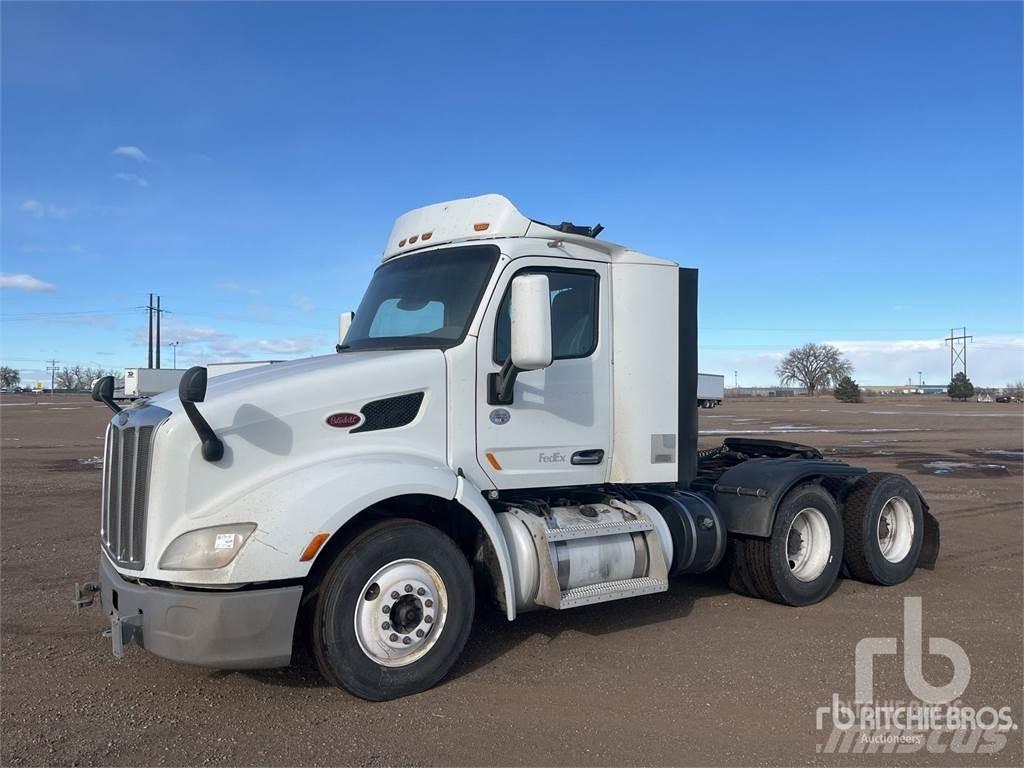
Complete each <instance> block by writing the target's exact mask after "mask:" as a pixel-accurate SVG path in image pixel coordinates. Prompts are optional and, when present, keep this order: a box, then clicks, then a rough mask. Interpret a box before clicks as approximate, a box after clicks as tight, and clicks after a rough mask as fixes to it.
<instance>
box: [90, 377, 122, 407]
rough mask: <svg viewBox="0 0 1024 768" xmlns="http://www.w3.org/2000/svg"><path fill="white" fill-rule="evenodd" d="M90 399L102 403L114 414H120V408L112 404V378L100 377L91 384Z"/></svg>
mask: <svg viewBox="0 0 1024 768" xmlns="http://www.w3.org/2000/svg"><path fill="white" fill-rule="evenodd" d="M92 399H93V400H95V401H96V402H98V403H103V404H104V405H105V406H107V408H109V409H110V410H112V411H113V412H114V413H120V412H121V406H119V405H118V404H117V403H115V402H114V377H113V376H101V377H100V378H98V379H96V381H94V382H93V383H92Z"/></svg>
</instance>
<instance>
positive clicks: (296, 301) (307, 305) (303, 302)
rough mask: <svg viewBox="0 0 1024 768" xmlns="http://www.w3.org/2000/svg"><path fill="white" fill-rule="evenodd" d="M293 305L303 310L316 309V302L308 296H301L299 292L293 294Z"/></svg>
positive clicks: (310, 310)
mask: <svg viewBox="0 0 1024 768" xmlns="http://www.w3.org/2000/svg"><path fill="white" fill-rule="evenodd" d="M292 306H293V307H297V308H299V309H301V310H302V311H303V312H312V311H313V310H315V309H316V304H314V303H313V301H312V300H311V299H310V298H309V297H308V296H299V295H298V294H294V295H292Z"/></svg>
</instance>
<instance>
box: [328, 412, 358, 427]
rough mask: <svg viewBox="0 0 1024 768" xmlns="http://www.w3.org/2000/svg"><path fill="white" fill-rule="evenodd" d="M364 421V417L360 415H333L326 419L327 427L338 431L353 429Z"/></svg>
mask: <svg viewBox="0 0 1024 768" xmlns="http://www.w3.org/2000/svg"><path fill="white" fill-rule="evenodd" d="M362 421H363V417H362V416H360V415H359V414H358V413H332V414H331V415H330V416H328V417H327V419H326V422H327V426H329V427H336V428H338V429H351V428H352V427H355V426H357V425H358V424H360V423H361V422H362Z"/></svg>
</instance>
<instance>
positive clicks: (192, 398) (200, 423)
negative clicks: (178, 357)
mask: <svg viewBox="0 0 1024 768" xmlns="http://www.w3.org/2000/svg"><path fill="white" fill-rule="evenodd" d="M178 399H179V400H180V401H181V407H182V408H184V409H185V415H186V416H188V420H189V421H191V422H192V427H193V429H195V431H196V434H197V435H199V441H200V442H201V443H202V445H203V458H204V459H206V460H207V461H211V462H212V461H220V460H221V459H222V458H223V457H224V443H223V441H222V440H221V439H220V438H219V437H217V433H216V432H214V431H213V427H211V426H210V422H208V421H207V420H206V419H204V418H203V414H201V413H200V412H199V409H198V408H196V403H201V402H203V401H204V400H205V399H206V369H205V368H203V367H202V366H201V365H196V366H193V367H192V368H189V369H188V370H187V371H185V375H184V376H182V377H181V381H179V382H178Z"/></svg>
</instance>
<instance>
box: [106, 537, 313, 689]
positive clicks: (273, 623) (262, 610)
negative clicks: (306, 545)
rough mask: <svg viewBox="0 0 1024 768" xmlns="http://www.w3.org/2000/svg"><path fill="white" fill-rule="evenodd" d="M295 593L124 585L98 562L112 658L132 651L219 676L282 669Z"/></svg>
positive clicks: (291, 589)
mask: <svg viewBox="0 0 1024 768" xmlns="http://www.w3.org/2000/svg"><path fill="white" fill-rule="evenodd" d="M301 598H302V587H301V586H293V587H276V588H269V589H251V590H242V591H213V590H211V591H201V590H194V589H173V588H167V587H151V586H146V585H144V584H139V583H136V582H132V581H128V580H126V579H124V578H122V576H121V575H120V574H119V573H118V572H117V571H116V570H115V569H114V566H113V565H111V563H110V561H109V560H108V559H107V557H106V556H105V555H102V554H101V555H100V605H101V606H102V607H103V613H104V615H106V616H109V617H110V622H111V635H112V640H113V645H114V653H115V655H120V651H121V650H122V649H123V647H124V645H127V644H129V643H132V642H134V643H137V644H139V645H141V646H143V647H144V648H145V649H146V650H147V651H149V652H150V653H153V654H155V655H157V656H162V657H163V658H165V659H170V660H172V661H180V662H183V663H185V664H198V665H200V666H204V667H217V668H219V669H246V668H261V667H262V668H266V667H283V666H287V665H288V663H289V661H291V655H292V635H293V633H294V630H295V618H296V616H297V615H298V611H299V600H300V599H301Z"/></svg>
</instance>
